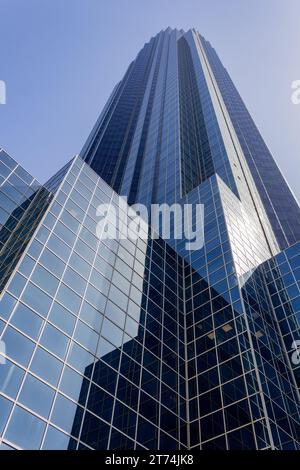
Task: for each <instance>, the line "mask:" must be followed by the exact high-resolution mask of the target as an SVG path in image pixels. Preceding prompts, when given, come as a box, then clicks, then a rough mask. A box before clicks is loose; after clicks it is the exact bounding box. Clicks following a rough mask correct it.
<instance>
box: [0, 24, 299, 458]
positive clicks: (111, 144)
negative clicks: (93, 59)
mask: <svg viewBox="0 0 300 470" xmlns="http://www.w3.org/2000/svg"><path fill="white" fill-rule="evenodd" d="M118 196H123V199H124V200H125V201H126V204H127V207H128V209H129V207H131V206H132V208H131V210H129V214H131V217H132V219H134V218H135V216H137V214H136V212H135V209H134V208H135V205H136V204H143V205H144V206H146V208H149V209H150V208H151V206H152V205H153V204H157V205H161V204H168V205H169V206H172V205H173V204H179V205H180V206H182V207H183V206H184V205H185V204H192V205H196V204H203V207H204V221H203V222H204V224H203V225H204V246H203V247H201V249H196V250H187V248H186V244H185V240H184V239H177V238H175V237H172V236H171V237H170V239H165V238H164V237H163V236H162V234H161V233H160V232H157V233H156V236H155V237H153V230H154V228H153V227H152V225H151V220H150V221H148V223H147V224H144V225H143V231H142V232H141V233H140V236H138V237H137V238H136V239H135V240H134V239H129V238H127V239H125V238H122V237H119V238H116V239H109V238H107V237H105V236H104V235H103V236H99V233H98V232H97V224H98V221H99V217H98V213H97V208H98V207H99V205H100V204H108V205H109V207H114V208H118V209H120V199H119V197H118ZM121 210H122V208H121ZM130 222H131V219H129V221H128V224H129V223H130ZM299 349H300V208H299V205H298V202H297V201H296V199H295V197H294V196H293V194H292V192H291V190H290V188H289V186H288V184H287V183H286V181H285V179H284V177H283V176H282V174H281V172H280V170H279V169H278V167H277V165H276V163H275V161H274V159H273V157H272V155H271V153H270V151H269V149H268V148H267V146H266V144H265V142H264V140H263V138H262V137H261V135H260V133H259V131H258V129H257V128H256V126H255V123H254V122H253V120H252V118H251V116H250V114H249V112H248V111H247V109H246V107H245V105H244V103H243V101H242V99H241V97H240V95H239V93H238V91H237V90H236V88H235V86H234V84H233V82H232V81H231V78H230V76H229V74H228V72H227V70H226V69H225V68H224V66H223V65H222V63H221V61H220V59H219V58H218V56H217V53H216V52H215V50H214V49H213V48H212V46H211V45H210V43H209V42H207V41H206V40H205V39H204V38H203V37H202V36H201V35H200V34H199V33H198V32H196V31H195V30H193V29H192V30H189V31H188V32H184V31H182V30H174V29H170V28H168V29H166V30H165V31H161V32H160V33H159V34H158V35H157V36H155V37H153V38H151V40H150V41H149V42H148V43H147V44H145V46H144V47H143V49H142V50H141V51H140V52H139V54H138V55H137V57H136V59H135V60H134V61H133V62H132V63H131V64H130V65H129V67H128V69H127V71H126V73H125V75H124V78H123V79H122V80H121V81H120V82H119V83H118V84H117V85H116V86H115V88H114V89H113V92H112V94H111V96H110V98H109V100H108V102H107V104H106V106H105V107H104V109H103V111H102V113H101V114H100V116H99V118H98V120H97V122H96V124H95V126H94V128H93V130H92V132H91V134H90V136H89V137H88V139H87V141H86V143H85V145H84V147H83V149H82V151H81V152H80V154H79V155H77V156H76V157H75V158H73V159H72V160H71V161H70V162H69V163H67V164H66V165H65V166H64V167H63V168H62V169H61V170H60V171H58V173H57V174H55V175H54V176H53V177H52V178H50V179H49V181H47V183H45V184H40V183H38V182H37V181H36V180H35V179H34V178H33V177H32V176H30V175H29V174H28V173H27V172H26V171H25V170H24V169H23V168H22V167H21V166H20V165H18V164H17V162H15V161H14V160H13V159H12V158H11V157H10V156H9V155H8V154H7V153H6V152H5V151H4V150H0V448H2V449H10V448H12V449H70V450H71V449H98V450H104V449H111V450H117V449H137V450H142V449H154V450H176V449H180V450H199V449H204V450H206V449H207V450H208V449H221V450H222V449H229V450H233V449H242V450H246V449H279V450H289V449H295V450H296V449H298V450H300V395H299V387H300V353H299Z"/></svg>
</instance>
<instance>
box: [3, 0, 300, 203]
mask: <svg viewBox="0 0 300 470" xmlns="http://www.w3.org/2000/svg"><path fill="white" fill-rule="evenodd" d="M0 17H1V28H0V80H5V82H6V86H7V104H6V105H0V146H1V147H4V148H5V149H6V150H7V151H8V152H9V153H11V155H12V156H13V157H14V158H15V159H16V160H17V161H18V162H20V163H21V164H22V165H23V166H24V167H25V168H26V169H27V170H28V171H30V172H31V173H32V174H33V175H34V176H36V177H37V178H38V179H39V180H40V181H41V182H43V181H45V180H46V178H48V177H49V176H50V175H51V174H53V173H54V172H55V171H56V170H57V169H59V168H60V167H61V166H62V165H63V164H64V163H65V162H66V161H67V160H69V159H70V158H71V157H72V156H73V155H74V154H76V153H78V152H79V151H80V149H81V147H82V145H83V143H84V140H85V138H86V137H87V136H88V134H89V132H90V129H91V128H92V126H93V124H94V122H95V120H96V118H97V116H98V114H99V112H100V111H101V109H102V107H103V105H104V103H105V102H106V100H107V98H108V96H109V94H110V92H111V90H112V88H113V86H114V84H115V83H116V82H117V81H119V80H120V79H121V78H122V76H123V74H124V72H125V70H126V68H127V66H128V64H129V62H130V61H131V60H132V59H133V58H134V57H135V55H136V54H137V52H138V51H139V49H140V48H141V47H142V46H143V44H144V43H145V42H146V41H148V40H149V38H150V37H151V36H153V35H155V34H156V33H157V32H159V31H160V30H161V29H164V28H166V27H167V26H171V27H178V28H183V29H188V28H190V27H195V28H196V29H198V30H199V31H200V33H201V34H203V35H204V36H205V37H206V38H207V39H208V40H210V42H211V43H212V44H213V45H214V46H215V48H216V49H217V51H218V53H219V55H220V57H221V60H222V61H223V63H224V65H225V66H226V67H227V69H228V70H229V73H230V74H231V76H232V78H233V80H234V82H235V84H236V85H237V87H238V89H239V91H240V93H241V95H242V97H243V98H244V100H245V102H246V104H247V106H248V108H249V110H250V112H251V113H252V115H253V117H254V119H255V121H256V123H257V125H258V127H259V129H260V130H261V132H262V134H263V136H264V138H265V140H266V142H267V144H268V145H269V147H270V148H271V150H272V152H273V155H274V156H275V158H276V160H277V162H278V164H279V166H280V167H281V169H282V171H283V173H284V175H285V176H286V178H287V180H288V182H289V183H290V185H291V187H292V189H293V190H294V192H295V194H296V195H297V197H298V199H300V171H299V169H300V158H299V157H300V126H299V124H300V105H298V106H296V105H293V104H292V102H291V98H290V96H291V82H292V81H293V80H296V79H300V54H299V44H300V1H299V0H0Z"/></svg>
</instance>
